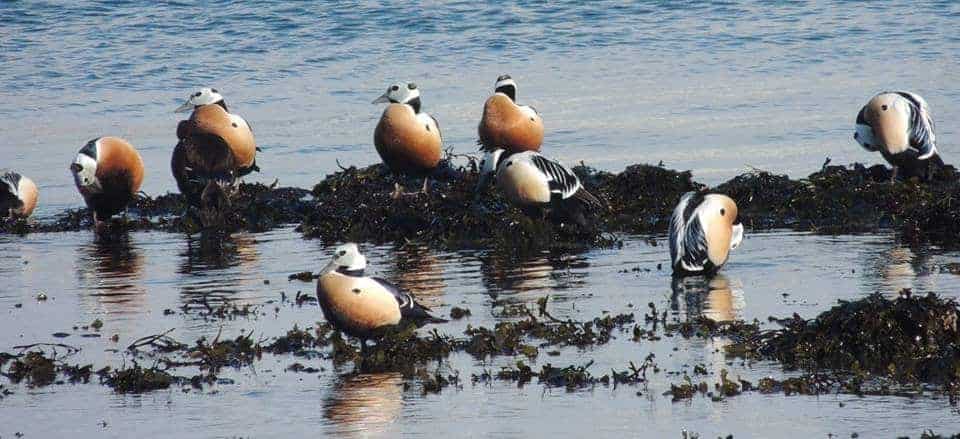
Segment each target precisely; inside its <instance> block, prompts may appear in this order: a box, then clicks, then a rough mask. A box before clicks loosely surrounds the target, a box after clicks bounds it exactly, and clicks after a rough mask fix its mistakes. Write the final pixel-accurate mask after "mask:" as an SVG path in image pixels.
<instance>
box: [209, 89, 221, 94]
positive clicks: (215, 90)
mask: <svg viewBox="0 0 960 439" xmlns="http://www.w3.org/2000/svg"><path fill="white" fill-rule="evenodd" d="M210 91H212V92H214V93H220V92H218V91H217V89H215V88H211V89H210Z"/></svg>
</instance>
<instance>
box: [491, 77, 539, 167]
mask: <svg viewBox="0 0 960 439" xmlns="http://www.w3.org/2000/svg"><path fill="white" fill-rule="evenodd" d="M477 132H478V134H479V135H480V142H479V143H480V150H481V151H494V150H496V149H497V148H503V149H506V150H507V151H510V152H524V151H540V145H541V144H542V143H543V119H541V118H540V114H539V113H537V110H536V109H535V108H533V107H531V106H529V105H518V104H517V82H516V81H514V80H513V78H511V77H510V75H502V76H500V77H499V78H497V83H496V85H494V92H493V96H490V98H488V99H487V102H486V103H485V104H483V117H482V118H481V119H480V126H479V127H477Z"/></svg>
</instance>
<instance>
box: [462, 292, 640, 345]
mask: <svg viewBox="0 0 960 439" xmlns="http://www.w3.org/2000/svg"><path fill="white" fill-rule="evenodd" d="M548 300H549V296H546V297H543V298H540V299H539V300H538V301H537V306H538V310H537V314H536V315H534V312H533V311H532V310H531V309H530V308H528V307H527V306H526V305H515V306H511V307H510V308H509V309H510V314H511V315H525V316H526V318H525V319H522V320H516V321H507V322H499V323H497V324H496V325H495V326H494V327H493V329H490V328H487V327H483V326H481V327H476V328H475V327H473V326H469V325H468V326H467V329H466V331H465V332H464V333H465V334H466V335H467V337H468V339H467V340H466V342H465V350H466V351H467V352H468V353H469V354H471V355H473V356H474V357H476V358H485V357H487V356H497V355H517V354H522V355H525V356H526V357H528V358H531V359H533V358H536V357H537V355H538V354H539V348H538V347H537V346H534V345H531V344H528V343H527V342H526V340H527V339H537V340H541V341H542V343H540V346H575V347H579V348H584V347H589V346H596V345H602V344H606V343H607V342H609V341H610V340H612V339H613V334H614V332H615V331H618V330H619V331H624V330H626V328H627V327H628V326H630V325H632V324H633V322H634V315H633V314H632V313H631V314H618V315H615V316H613V315H607V316H604V317H595V318H594V319H592V320H588V321H585V322H578V321H575V320H572V319H568V320H561V319H558V318H556V317H554V316H553V315H552V314H550V312H549V311H547V302H548Z"/></svg>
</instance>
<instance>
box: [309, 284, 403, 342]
mask: <svg viewBox="0 0 960 439" xmlns="http://www.w3.org/2000/svg"><path fill="white" fill-rule="evenodd" d="M317 299H318V301H319V302H320V308H321V309H322V310H323V315H324V317H326V319H327V320H328V321H330V323H332V324H333V325H334V326H335V327H337V328H339V329H340V330H342V331H343V332H346V333H347V334H349V335H352V336H354V337H359V338H362V339H369V338H374V337H376V336H377V335H378V334H379V333H380V332H382V331H383V330H385V329H387V328H389V327H391V326H394V325H397V324H399V323H400V320H401V318H402V315H401V311H400V307H399V305H398V304H397V300H396V298H394V296H393V294H391V293H390V292H389V291H387V290H386V289H385V288H384V286H383V285H382V284H380V283H379V282H377V281H375V280H374V279H372V278H368V277H355V276H348V275H344V274H341V273H338V272H331V273H327V274H325V275H323V276H321V277H320V279H318V280H317Z"/></svg>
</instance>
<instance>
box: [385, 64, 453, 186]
mask: <svg viewBox="0 0 960 439" xmlns="http://www.w3.org/2000/svg"><path fill="white" fill-rule="evenodd" d="M373 103H374V104H382V103H387V104H388V105H387V108H386V109H385V110H383V114H382V115H381V116H380V121H379V122H377V127H376V129H374V132H373V143H374V145H375V146H376V148H377V153H378V154H380V159H381V160H383V163H384V164H385V165H387V167H388V168H390V171H391V172H393V173H394V175H411V176H415V177H425V178H424V181H423V188H422V189H421V193H424V192H426V190H427V182H428V178H426V177H428V176H429V175H430V174H431V173H432V172H433V171H434V170H435V169H436V168H437V166H439V164H440V159H441V158H442V155H443V150H442V148H443V134H442V133H441V132H440V123H439V122H437V119H436V118H435V117H433V116H431V115H430V114H429V113H426V112H424V111H421V105H422V102H421V100H420V89H419V88H418V87H417V84H415V83H412V82H408V83H402V82H397V83H395V84H392V85H390V86H389V87H387V91H386V92H384V93H383V94H382V95H381V96H380V97H378V98H376V99H374V100H373ZM394 186H395V188H396V191H395V192H394V197H395V198H396V197H397V196H398V195H399V192H400V186H399V183H397V184H395V185H394Z"/></svg>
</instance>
